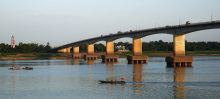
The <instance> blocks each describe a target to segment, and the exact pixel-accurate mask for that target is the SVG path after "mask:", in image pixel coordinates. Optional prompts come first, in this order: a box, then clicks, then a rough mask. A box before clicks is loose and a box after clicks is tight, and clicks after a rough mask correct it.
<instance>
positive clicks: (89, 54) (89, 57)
mask: <svg viewBox="0 0 220 99" xmlns="http://www.w3.org/2000/svg"><path fill="white" fill-rule="evenodd" d="M97 58H98V55H95V54H94V44H93V43H92V44H88V48H87V55H84V60H97Z"/></svg>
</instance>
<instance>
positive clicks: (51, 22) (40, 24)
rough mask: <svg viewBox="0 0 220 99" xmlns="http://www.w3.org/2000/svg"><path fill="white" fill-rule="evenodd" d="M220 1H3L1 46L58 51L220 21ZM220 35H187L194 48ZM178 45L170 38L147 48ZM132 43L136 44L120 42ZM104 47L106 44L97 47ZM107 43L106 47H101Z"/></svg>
mask: <svg viewBox="0 0 220 99" xmlns="http://www.w3.org/2000/svg"><path fill="white" fill-rule="evenodd" d="M219 4H220V0H0V43H6V44H10V42H11V36H14V37H15V44H18V43H19V42H23V43H38V44H44V45H46V44H47V42H49V43H50V44H51V46H52V47H57V46H61V45H64V44H67V43H71V42H75V41H79V40H83V39H88V38H92V37H97V36H100V35H108V34H110V33H117V32H118V31H123V32H125V31H129V30H138V29H148V28H154V27H162V26H166V25H179V24H181V23H182V24H184V23H185V22H186V21H190V22H191V23H196V22H206V21H210V20H211V16H212V19H213V20H220V13H219V12H220V6H219ZM219 37H220V29H213V30H203V31H198V32H193V33H190V34H186V37H185V38H186V40H187V41H188V42H199V41H205V42H208V41H218V42H220V39H219ZM158 40H163V41H166V42H172V41H173V36H172V35H170V34H156V35H151V36H146V37H144V38H143V39H142V41H143V42H150V41H158ZM119 41H122V42H127V41H128V42H132V39H131V38H122V39H118V40H116V41H115V42H119ZM97 43H100V42H97ZM101 43H104V42H101Z"/></svg>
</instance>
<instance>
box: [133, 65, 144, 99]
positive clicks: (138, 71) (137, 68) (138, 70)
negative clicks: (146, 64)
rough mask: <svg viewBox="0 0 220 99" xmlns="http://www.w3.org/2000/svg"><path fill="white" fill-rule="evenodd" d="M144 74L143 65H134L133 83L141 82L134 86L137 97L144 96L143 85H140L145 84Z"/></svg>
mask: <svg viewBox="0 0 220 99" xmlns="http://www.w3.org/2000/svg"><path fill="white" fill-rule="evenodd" d="M142 72H143V64H134V65H133V82H139V83H134V84H133V87H134V91H135V95H137V97H141V96H142V90H143V84H140V82H143V79H142Z"/></svg>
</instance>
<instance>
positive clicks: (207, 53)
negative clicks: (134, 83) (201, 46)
mask: <svg viewBox="0 0 220 99" xmlns="http://www.w3.org/2000/svg"><path fill="white" fill-rule="evenodd" d="M115 54H117V55H120V56H121V57H126V56H127V55H132V54H133V52H121V53H117V52H116V53H115ZM142 55H147V56H149V57H165V56H172V55H173V52H172V51H143V52H142ZM186 55H189V56H201V55H204V56H214V55H219V56H220V51H186Z"/></svg>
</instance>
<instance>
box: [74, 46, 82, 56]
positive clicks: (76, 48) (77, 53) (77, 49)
mask: <svg viewBox="0 0 220 99" xmlns="http://www.w3.org/2000/svg"><path fill="white" fill-rule="evenodd" d="M72 58H73V59H80V58H81V54H80V53H79V46H76V47H73V55H72Z"/></svg>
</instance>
